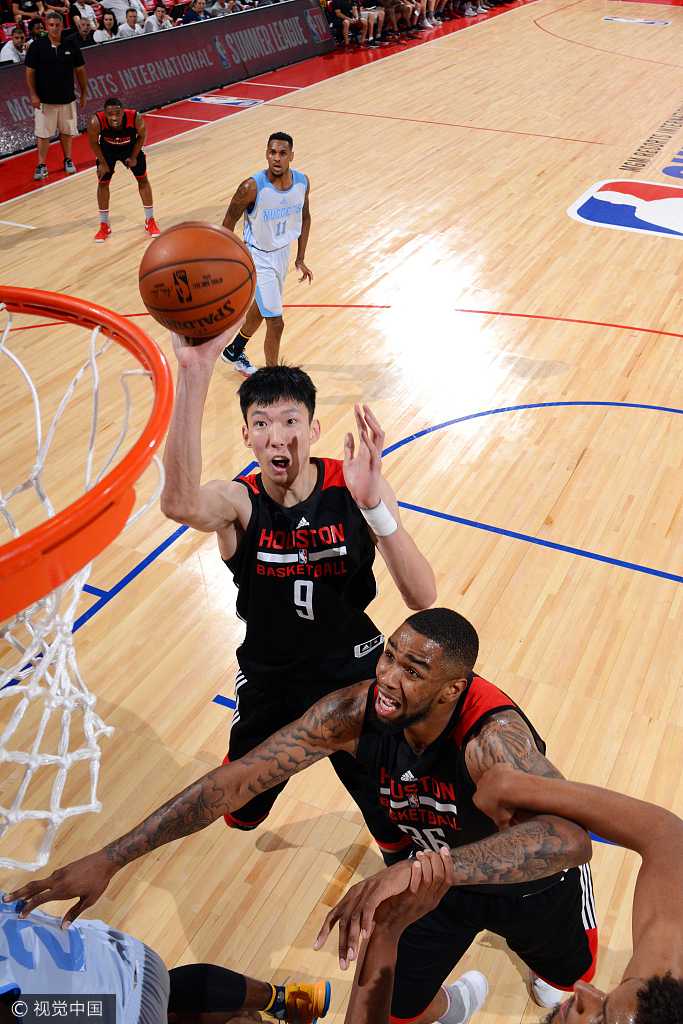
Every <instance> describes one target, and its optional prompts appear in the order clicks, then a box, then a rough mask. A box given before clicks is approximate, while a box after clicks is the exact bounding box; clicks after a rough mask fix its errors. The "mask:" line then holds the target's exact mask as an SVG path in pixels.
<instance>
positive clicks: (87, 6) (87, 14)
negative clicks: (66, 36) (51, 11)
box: [69, 0, 96, 28]
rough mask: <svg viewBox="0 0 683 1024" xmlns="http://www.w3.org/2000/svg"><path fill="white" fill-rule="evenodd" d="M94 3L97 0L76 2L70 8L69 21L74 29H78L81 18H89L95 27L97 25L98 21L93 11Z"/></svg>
mask: <svg viewBox="0 0 683 1024" xmlns="http://www.w3.org/2000/svg"><path fill="white" fill-rule="evenodd" d="M94 3H95V0H74V3H72V4H71V6H70V7H69V21H70V22H71V24H72V25H73V26H74V28H78V22H79V20H80V19H81V18H87V19H88V20H89V21H90V22H91V23H92V24H93V25H94V24H95V22H96V19H95V15H94V13H93V9H92V5H93V4H94Z"/></svg>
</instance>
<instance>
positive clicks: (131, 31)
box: [118, 7, 144, 39]
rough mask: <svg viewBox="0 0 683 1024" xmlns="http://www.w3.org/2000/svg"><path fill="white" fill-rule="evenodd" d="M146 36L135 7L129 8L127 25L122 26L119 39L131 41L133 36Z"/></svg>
mask: <svg viewBox="0 0 683 1024" xmlns="http://www.w3.org/2000/svg"><path fill="white" fill-rule="evenodd" d="M142 35H144V32H143V29H142V26H141V25H138V12H137V11H136V10H135V8H134V7H129V8H128V10H127V11H126V24H125V25H122V26H121V28H120V29H119V34H118V38H119V39H130V38H132V36H142Z"/></svg>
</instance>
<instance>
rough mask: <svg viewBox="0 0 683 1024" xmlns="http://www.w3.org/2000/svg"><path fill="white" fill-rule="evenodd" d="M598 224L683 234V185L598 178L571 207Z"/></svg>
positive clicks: (577, 214)
mask: <svg viewBox="0 0 683 1024" xmlns="http://www.w3.org/2000/svg"><path fill="white" fill-rule="evenodd" d="M567 213H568V214H569V216H570V217H573V218H574V220H578V221H581V223H582V224H591V225H593V226H594V227H603V228H616V229H617V230H619V231H635V232H637V233H639V234H644V235H661V236H662V237H664V238H683V188H679V187H677V186H676V185H660V184H658V183H657V182H654V181H612V180H610V181H598V182H596V184H595V185H592V186H591V187H590V188H589V189H588V191H587V192H584V194H583V195H582V196H581V198H580V199H578V200H577V201H576V202H575V203H574V204H573V206H570V207H569V209H568V210H567Z"/></svg>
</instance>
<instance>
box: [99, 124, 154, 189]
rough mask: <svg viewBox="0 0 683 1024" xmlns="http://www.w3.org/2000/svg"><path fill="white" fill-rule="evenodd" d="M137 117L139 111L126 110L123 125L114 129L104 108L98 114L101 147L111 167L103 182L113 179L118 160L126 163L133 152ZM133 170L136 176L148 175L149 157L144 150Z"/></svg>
mask: <svg viewBox="0 0 683 1024" xmlns="http://www.w3.org/2000/svg"><path fill="white" fill-rule="evenodd" d="M136 117H137V111H135V110H124V112H123V121H122V123H121V127H120V128H117V129H114V128H111V127H110V126H109V124H108V122H107V115H106V114H105V112H104V111H103V110H101V111H99V112H98V114H97V119H98V121H99V122H100V138H99V143H100V149H101V150H102V155H103V157H104V159H105V161H106V163H107V167H108V168H109V171H108V173H107V174H105V175H103V177H101V178H100V179H99V180H100V182H102V183H103V184H105V183H106V182H108V181H111V179H112V175H113V174H114V170H115V168H116V161H117V160H120V161H121V163H124V162H125V161H126V160H127V159H128V157H129V156H130V155H131V154H132V152H133V147H134V145H135V143H136V142H137V139H138V133H137V129H136V127H135V118H136ZM131 171H132V173H133V174H134V175H135V177H136V178H144V177H145V176H146V174H147V159H146V157H145V154H144V152H143V151H142V150H140V152H139V153H138V155H137V158H136V164H135V167H131Z"/></svg>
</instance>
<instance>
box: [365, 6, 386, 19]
mask: <svg viewBox="0 0 683 1024" xmlns="http://www.w3.org/2000/svg"><path fill="white" fill-rule="evenodd" d="M383 10H384V8H383V7H361V9H360V16H361V19H362V20H363V21H367V20H368V15H369V14H374V15H377V14H379V12H380V11H383Z"/></svg>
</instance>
